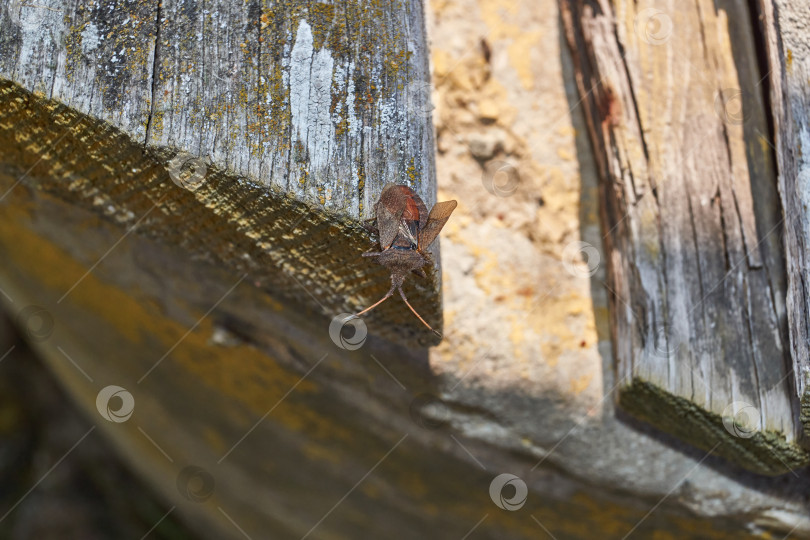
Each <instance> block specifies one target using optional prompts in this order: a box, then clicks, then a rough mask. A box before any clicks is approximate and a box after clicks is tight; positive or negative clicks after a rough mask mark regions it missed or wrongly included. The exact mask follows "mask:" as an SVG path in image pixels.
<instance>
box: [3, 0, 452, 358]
mask: <svg viewBox="0 0 810 540" xmlns="http://www.w3.org/2000/svg"><path fill="white" fill-rule="evenodd" d="M422 11H423V6H422V4H421V2H418V1H414V2H399V1H391V2H373V3H367V2H343V3H310V2H304V1H288V2H279V3H275V4H271V5H267V6H264V7H262V6H260V5H259V4H238V5H237V4H233V3H230V2H220V3H219V4H216V3H213V4H212V3H206V4H203V3H201V2H200V3H197V2H162V3H158V2H157V1H133V2H126V3H123V4H121V5H119V4H114V3H97V4H87V3H78V4H70V3H62V2H59V1H58V0H51V1H47V2H38V3H36V4H34V3H19V2H13V3H12V4H10V5H9V6H8V8H7V9H5V10H4V17H3V18H2V20H1V22H0V24H2V27H0V82H2V96H3V103H2V106H3V108H4V109H6V111H5V112H4V118H3V127H4V128H5V132H4V133H5V136H6V137H10V138H11V139H8V140H9V141H11V140H13V141H14V143H15V144H12V145H10V147H13V146H15V145H16V146H19V148H17V149H14V150H10V151H11V152H16V154H15V155H14V156H13V157H12V159H14V160H16V163H17V164H18V165H27V166H32V167H35V168H36V172H37V174H36V175H27V176H25V175H24V176H25V178H23V179H22V183H25V184H27V185H29V186H31V187H34V188H36V189H44V190H48V191H50V192H52V193H55V194H58V195H59V196H60V197H64V198H65V200H69V201H71V202H72V203H74V204H76V205H78V206H83V207H88V208H92V209H94V210H95V211H97V212H99V213H100V214H101V215H105V216H107V217H108V218H109V219H114V220H116V221H117V222H118V223H120V224H121V225H123V226H127V227H130V226H133V225H137V226H138V231H142V232H145V233H147V234H151V235H153V236H158V237H160V238H161V239H163V240H164V241H166V242H169V243H171V244H172V245H177V246H181V247H183V248H186V249H187V250H189V251H190V252H191V253H192V254H193V256H194V257H201V258H205V259H208V260H217V261H219V263H221V264H223V265H225V266H227V267H231V268H232V269H235V270H237V271H240V272H247V273H248V274H249V275H250V277H251V278H252V279H253V280H254V281H257V282H260V283H262V284H263V285H264V286H266V287H268V288H269V289H272V290H273V291H274V293H281V294H282V295H283V296H286V297H287V298H289V299H291V300H294V301H296V302H301V303H303V304H312V305H313V306H314V307H316V308H317V309H318V310H319V311H320V312H322V313H324V314H327V315H330V316H336V315H338V314H339V313H352V312H356V311H359V309H361V308H362V307H364V306H366V305H368V304H369V303H370V302H372V301H374V300H376V298H378V297H380V296H381V295H382V294H383V293H384V292H385V291H386V290H387V288H388V285H389V283H388V282H389V280H388V277H387V273H386V272H385V270H384V269H382V268H380V267H378V265H375V264H374V263H373V262H372V261H367V260H361V259H360V257H359V255H360V253H361V252H362V251H364V250H365V249H367V248H368V246H369V244H370V240H369V237H368V235H367V233H365V232H364V231H363V230H362V229H361V228H359V227H356V226H355V225H356V223H357V222H358V221H359V220H361V219H363V218H368V217H371V216H372V214H371V212H372V211H373V203H374V202H375V201H376V199H377V197H378V196H379V193H380V191H381V190H382V187H383V186H384V185H385V184H386V183H387V182H395V183H400V184H407V185H409V186H411V187H412V188H413V189H415V190H416V191H417V192H418V193H419V194H420V196H421V197H422V198H423V199H424V200H425V202H426V203H427V204H428V206H431V205H432V204H433V203H434V202H435V200H436V194H435V171H434V161H433V160H434V157H433V150H434V139H433V128H432V124H431V106H430V84H429V76H428V71H427V52H426V45H425V35H424V21H423V13H422ZM380 21H384V24H381V23H380ZM21 142H22V143H23V144H19V143H21ZM22 170H23V171H25V170H26V167H23V169H22ZM35 178H36V179H37V180H34V179H35ZM36 182H40V183H39V184H37V183H36ZM433 254H434V259H435V261H436V266H434V267H431V268H429V269H428V279H427V280H409V282H408V284H407V285H406V288H407V289H408V294H409V298H410V299H411V301H412V303H413V305H414V307H415V308H416V309H417V310H418V311H419V312H420V313H421V314H422V316H423V317H424V318H425V319H426V320H427V321H429V322H430V324H431V325H433V326H434V328H441V326H442V325H441V311H440V295H439V294H438V292H439V290H440V286H441V285H440V272H439V271H438V264H439V263H438V249H437V248H434V250H433ZM369 324H370V326H371V327H372V328H371V330H370V331H371V332H373V333H378V334H380V335H385V336H387V337H390V338H392V339H397V340H400V341H407V342H410V343H413V344H421V345H427V344H431V343H435V342H436V338H435V336H433V334H431V333H430V332H429V331H427V330H426V329H424V328H420V327H419V325H420V323H419V321H418V320H416V319H415V318H413V317H412V315H411V314H410V312H408V310H407V309H406V308H405V307H404V306H403V305H401V303H398V302H390V303H388V305H385V306H381V307H380V309H379V310H377V311H376V312H375V313H373V314H371V315H370V316H369Z"/></svg>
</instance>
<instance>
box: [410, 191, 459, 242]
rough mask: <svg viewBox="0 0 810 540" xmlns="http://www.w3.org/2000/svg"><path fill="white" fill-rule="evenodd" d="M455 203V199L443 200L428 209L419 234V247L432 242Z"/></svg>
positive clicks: (448, 217)
mask: <svg viewBox="0 0 810 540" xmlns="http://www.w3.org/2000/svg"><path fill="white" fill-rule="evenodd" d="M457 205H458V203H457V202H456V201H445V202H440V203H436V204H435V205H434V206H433V208H432V209H431V210H430V216H428V222H427V225H425V228H424V229H422V233H421V234H420V235H419V249H426V248H427V247H428V246H430V244H432V243H433V241H434V240H435V239H436V237H437V236H439V233H440V232H441V230H442V227H444V224H445V223H447V220H448V219H450V214H452V213H453V210H455V209H456V206H457Z"/></svg>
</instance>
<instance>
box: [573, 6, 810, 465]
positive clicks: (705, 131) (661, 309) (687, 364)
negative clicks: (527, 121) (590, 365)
mask: <svg viewBox="0 0 810 540" xmlns="http://www.w3.org/2000/svg"><path fill="white" fill-rule="evenodd" d="M561 6H562V8H563V14H564V21H565V25H566V29H567V38H568V41H569V45H570V46H571V48H572V50H573V52H574V56H575V61H576V64H577V70H578V73H577V76H578V85H579V90H580V93H581V96H582V98H583V103H584V105H585V107H586V111H587V112H586V116H587V119H588V122H589V131H590V134H591V139H592V141H593V143H594V146H595V148H596V153H597V162H598V165H599V168H600V174H601V177H602V182H601V189H602V194H603V201H602V202H603V208H602V216H603V227H604V230H605V231H607V236H606V241H607V251H608V259H609V263H610V278H609V288H610V290H611V292H612V295H613V298H612V310H611V311H612V313H611V318H612V325H613V338H614V347H615V352H616V359H617V372H618V376H619V380H618V382H619V384H620V388H619V402H620V403H621V405H622V406H623V407H624V408H625V409H627V410H628V411H629V412H631V413H632V414H634V415H637V416H639V417H642V418H644V419H646V420H648V421H650V422H651V423H653V424H654V425H656V426H658V427H659V428H661V429H663V430H665V431H668V432H671V433H674V434H676V435H678V436H679V437H681V438H683V439H685V440H687V441H689V442H691V443H693V444H695V445H697V446H699V447H701V448H705V449H707V450H709V449H713V450H714V451H715V452H716V453H719V454H721V455H723V456H725V457H726V458H728V459H731V460H732V461H735V462H737V463H739V464H741V465H743V466H745V467H746V468H749V469H752V470H755V471H757V472H760V473H764V474H779V473H783V472H787V471H790V470H792V469H794V468H796V467H800V466H804V465H806V464H807V463H808V462H810V455H808V454H807V452H806V451H805V450H803V449H802V448H801V447H800V443H799V441H800V439H801V429H800V426H799V424H798V423H797V422H796V418H797V409H796V401H795V400H794V399H793V397H794V395H793V394H794V393H793V391H792V388H793V381H792V375H791V371H790V370H789V368H788V363H789V358H790V357H789V352H788V351H787V345H786V342H787V335H788V334H787V323H786V314H785V305H784V301H783V300H782V299H783V298H784V295H785V278H784V274H785V270H784V259H783V256H782V253H781V250H780V246H779V241H778V240H779V234H780V231H781V227H782V223H781V219H780V217H781V216H780V208H779V205H778V198H777V192H776V186H775V171H774V166H773V163H772V159H771V152H770V148H769V147H768V142H767V137H766V136H765V134H766V133H767V132H768V124H767V113H766V110H765V107H766V103H765V101H764V97H763V88H761V87H760V84H761V82H762V81H763V77H764V76H765V75H766V74H765V73H763V72H762V71H761V70H760V69H759V66H758V64H757V53H756V43H755V39H754V36H755V32H756V29H754V28H752V26H751V17H750V12H749V11H748V6H747V5H746V4H745V3H744V2H738V1H720V2H710V1H703V0H696V1H694V2H690V3H689V4H688V6H686V5H683V4H679V6H678V7H677V8H676V7H675V5H674V4H672V3H668V4H661V3H656V2H640V3H632V2H614V3H612V4H609V3H608V2H597V3H591V2H582V1H574V0H571V1H568V0H565V1H562V2H561ZM715 446H716V448H715Z"/></svg>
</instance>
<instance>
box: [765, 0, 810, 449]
mask: <svg viewBox="0 0 810 540" xmlns="http://www.w3.org/2000/svg"><path fill="white" fill-rule="evenodd" d="M759 5H760V9H761V12H762V15H763V27H764V32H765V40H764V41H765V45H766V52H767V57H768V61H769V63H770V66H771V67H772V71H771V72H770V74H769V77H768V80H769V82H770V103H771V115H772V117H773V122H774V141H775V147H776V148H775V150H776V159H777V164H778V171H779V191H780V195H781V199H782V207H783V208H784V216H785V227H784V231H785V232H784V243H785V259H786V260H787V268H788V289H787V315H788V324H789V328H790V353H791V357H792V360H793V365H792V367H793V374H794V375H793V380H794V381H795V384H796V393H797V396H798V397H799V400H800V404H801V408H800V410H801V413H800V419H801V422H802V426H803V429H804V432H805V434H808V433H810V326H808V325H810V290H808V283H810V257H808V251H807V250H808V246H810V217H808V214H807V208H808V204H810V156H808V153H807V148H808V146H810V122H809V121H808V116H810V82H809V81H810V34H808V30H810V28H808V24H810V5H808V4H807V2H801V1H796V0H793V1H789V0H786V1H776V0H774V1H768V0H761V1H760V2H759Z"/></svg>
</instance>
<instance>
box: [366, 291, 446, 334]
mask: <svg viewBox="0 0 810 540" xmlns="http://www.w3.org/2000/svg"><path fill="white" fill-rule="evenodd" d="M394 289H396V285H391V288H390V289H389V290H388V292H387V293H385V296H383V297H382V298H380V299H379V300H377V303H375V304H372V305H370V306H369V307H367V308H366V309H364V310H363V311H361V312H360V313H355V314H354V317H359V316H360V315H362V314H363V313H368V312H369V311H371V310H372V309H374V308H375V307H377V306H379V305H380V304H382V303H383V302H385V301H386V300H388V299H389V298H391V297H392V296H394ZM411 309H413V308H411ZM414 313H415V312H414ZM418 316H419V315H417V317H418ZM431 330H433V329H432V328H431Z"/></svg>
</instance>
